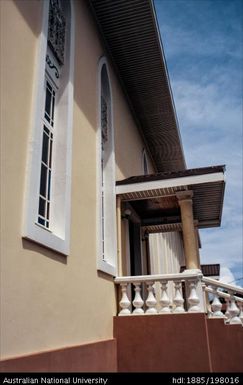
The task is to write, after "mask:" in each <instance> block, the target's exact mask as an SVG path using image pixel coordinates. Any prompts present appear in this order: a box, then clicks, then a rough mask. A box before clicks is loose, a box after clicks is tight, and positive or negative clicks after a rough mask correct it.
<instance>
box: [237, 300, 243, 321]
mask: <svg viewBox="0 0 243 385" xmlns="http://www.w3.org/2000/svg"><path fill="white" fill-rule="evenodd" d="M237 304H238V306H239V308H240V315H239V318H240V320H241V323H242V325H243V303H242V302H240V301H237Z"/></svg>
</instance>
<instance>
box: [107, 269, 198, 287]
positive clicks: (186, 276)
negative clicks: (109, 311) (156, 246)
mask: <svg viewBox="0 0 243 385" xmlns="http://www.w3.org/2000/svg"><path fill="white" fill-rule="evenodd" d="M199 271H200V270H199ZM201 278H202V273H201V272H186V273H185V272H183V273H177V274H155V275H135V276H124V277H116V278H115V279H114V282H115V283H117V284H120V283H135V282H136V283H138V282H141V283H142V282H161V281H185V280H190V279H196V280H197V279H198V280H199V279H201Z"/></svg>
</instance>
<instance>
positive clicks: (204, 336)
mask: <svg viewBox="0 0 243 385" xmlns="http://www.w3.org/2000/svg"><path fill="white" fill-rule="evenodd" d="M114 337H115V338H116V339H117V358H118V371H120V372H172V373H175V372H194V373H195V372H198V373H199V372H228V373H229V372H243V328H242V326H241V325H225V324H224V321H223V320H222V319H208V318H207V317H206V316H205V315H204V314H178V315H177V314H173V315H155V316H129V317H114Z"/></svg>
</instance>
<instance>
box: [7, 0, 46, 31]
mask: <svg viewBox="0 0 243 385" xmlns="http://www.w3.org/2000/svg"><path fill="white" fill-rule="evenodd" d="M13 2H14V4H15V6H16V8H18V10H19V12H20V14H21V16H22V17H23V18H24V19H25V21H26V22H27V24H28V26H29V28H30V29H31V31H32V32H33V34H34V35H35V36H38V35H40V32H41V24H42V20H41V18H39V17H38V15H42V3H41V2H40V1H39V0H31V1H24V0H22V1H19V0H13Z"/></svg>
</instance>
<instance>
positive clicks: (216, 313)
mask: <svg viewBox="0 0 243 385" xmlns="http://www.w3.org/2000/svg"><path fill="white" fill-rule="evenodd" d="M213 294H214V299H213V302H212V305H211V308H212V312H213V314H212V317H219V318H224V315H223V313H222V312H221V309H222V303H221V302H220V300H219V297H218V293H217V289H216V288H213Z"/></svg>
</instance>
